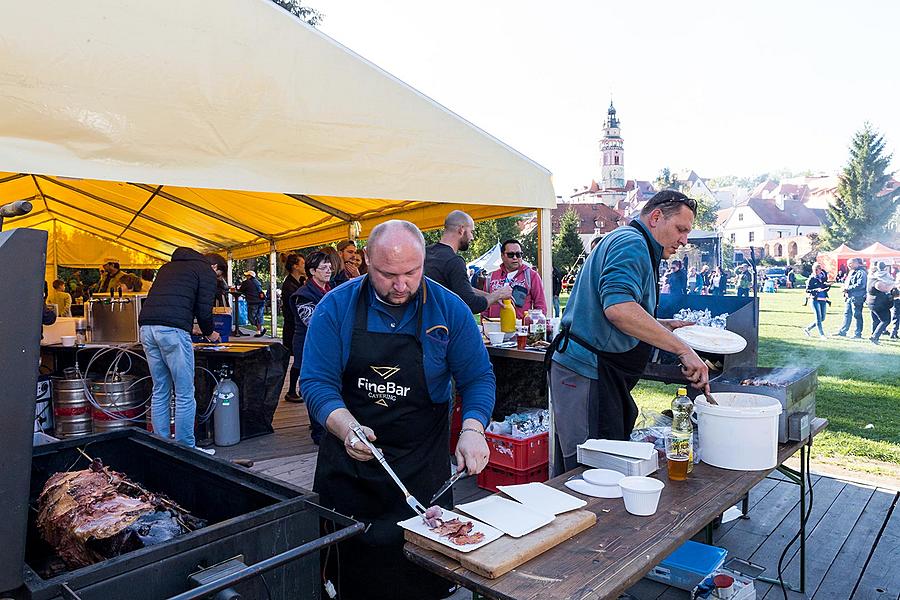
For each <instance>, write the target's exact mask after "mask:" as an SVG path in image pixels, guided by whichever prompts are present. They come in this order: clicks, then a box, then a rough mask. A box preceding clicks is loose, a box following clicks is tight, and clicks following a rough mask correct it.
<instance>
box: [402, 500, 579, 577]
mask: <svg viewBox="0 0 900 600" xmlns="http://www.w3.org/2000/svg"><path fill="white" fill-rule="evenodd" d="M447 514H452V515H454V516H457V517H459V518H460V520H461V521H471V520H472V519H470V518H468V517H466V516H459V515H456V513H451V512H450V511H445V515H447ZM417 519H418V521H419V523H422V519H421V518H420V517H417ZM596 522H597V515H596V514H594V513H592V512H590V511H587V510H573V511H571V512H567V513H564V514H561V515H559V516H557V517H556V518H555V519H554V520H553V522H552V523H550V524H549V525H545V526H544V527H541V528H540V529H538V530H537V531H533V532H531V533H529V534H527V535H524V536H522V537H520V538H512V537H510V536H508V535H503V536H502V537H499V538H498V539H496V540H495V541H492V542H490V543H487V542H483V543H480V544H479V545H478V546H477V547H474V548H473V549H472V550H471V551H467V552H466V551H461V550H460V549H458V548H456V547H452V546H451V545H450V544H447V543H446V542H442V541H437V540H436V539H434V538H433V537H432V536H426V535H423V534H422V533H419V532H418V531H414V530H412V529H411V528H406V531H404V536H405V538H406V541H407V542H411V543H413V544H416V545H417V546H420V547H422V548H426V549H428V550H434V551H435V552H440V553H441V554H443V555H444V556H447V557H450V558H452V559H453V560H456V561H458V562H459V564H460V565H461V566H462V567H463V568H465V569H468V570H469V571H472V572H473V573H477V574H479V575H481V576H482V577H487V578H488V579H496V578H497V577H500V576H501V575H503V574H505V573H508V572H510V571H512V570H513V569H515V568H516V567H518V566H519V565H522V564H524V563H526V562H528V561H529V560H531V559H532V558H534V557H535V556H538V555H540V554H543V553H544V552H546V551H547V550H549V549H550V548H553V547H554V546H556V545H558V544H561V543H562V542H564V541H566V540H568V539H570V538H572V537H574V536H575V535H577V534H578V533H580V532H582V531H584V530H585V529H589V528H590V527H592V526H593V525H594V524H595V523H596ZM403 523H406V521H404V522H403ZM403 523H401V525H403ZM481 525H483V526H484V527H489V526H488V525H484V524H481ZM422 527H423V528H425V525H424V523H422ZM492 529H493V528H492ZM426 531H427V528H426ZM501 535H502V534H501Z"/></svg>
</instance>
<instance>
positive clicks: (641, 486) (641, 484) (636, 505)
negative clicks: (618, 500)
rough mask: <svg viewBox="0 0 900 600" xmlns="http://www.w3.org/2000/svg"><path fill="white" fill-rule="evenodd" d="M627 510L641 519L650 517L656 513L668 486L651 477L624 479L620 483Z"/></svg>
mask: <svg viewBox="0 0 900 600" xmlns="http://www.w3.org/2000/svg"><path fill="white" fill-rule="evenodd" d="M619 487H620V488H622V498H623V499H624V500H625V510H627V511H628V512H630V513H631V514H633V515H637V516H639V517H649V516H650V515H652V514H654V513H655V512H656V507H657V506H658V505H659V495H660V494H661V493H662V489H663V488H664V487H666V485H665V484H664V483H663V482H662V481H660V480H659V479H652V478H650V477H623V478H622V480H621V481H619Z"/></svg>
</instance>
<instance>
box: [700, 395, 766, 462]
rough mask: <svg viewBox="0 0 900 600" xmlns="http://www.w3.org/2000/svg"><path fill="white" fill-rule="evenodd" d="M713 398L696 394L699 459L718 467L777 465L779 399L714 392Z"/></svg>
mask: <svg viewBox="0 0 900 600" xmlns="http://www.w3.org/2000/svg"><path fill="white" fill-rule="evenodd" d="M716 402H718V404H709V403H708V402H706V397H705V396H702V395H701V396H697V401H696V403H695V404H694V411H695V412H696V413H697V415H698V427H699V433H700V460H702V461H703V462H705V463H706V464H709V465H712V466H714V467H720V468H722V469H733V470H736V471H762V470H769V469H774V468H775V467H776V466H778V416H779V415H780V414H781V410H782V408H781V403H780V402H779V401H778V400H777V399H775V398H770V397H769V396H762V395H759V394H743V393H730V392H717V393H716Z"/></svg>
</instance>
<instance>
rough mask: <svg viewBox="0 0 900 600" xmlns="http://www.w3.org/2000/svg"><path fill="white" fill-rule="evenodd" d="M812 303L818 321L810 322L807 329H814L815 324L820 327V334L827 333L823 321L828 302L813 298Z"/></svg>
mask: <svg viewBox="0 0 900 600" xmlns="http://www.w3.org/2000/svg"><path fill="white" fill-rule="evenodd" d="M812 305H813V312H814V313H815V315H816V322H815V323H810V325H809V326H808V327H807V329H812V328H813V327H814V326H815V327H818V328H819V335H825V331H824V330H823V329H822V323H823V322H824V321H825V310H826V309H827V308H828V303H827V302H826V301H825V300H813V302H812Z"/></svg>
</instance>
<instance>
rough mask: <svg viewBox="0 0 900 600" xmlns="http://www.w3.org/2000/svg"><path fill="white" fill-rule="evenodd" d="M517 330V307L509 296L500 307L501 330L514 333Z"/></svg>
mask: <svg viewBox="0 0 900 600" xmlns="http://www.w3.org/2000/svg"><path fill="white" fill-rule="evenodd" d="M515 330H516V309H515V308H513V305H512V301H511V300H510V299H509V298H505V299H504V300H503V305H502V306H501V307H500V331H502V332H503V333H513V332H514V331H515Z"/></svg>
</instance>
